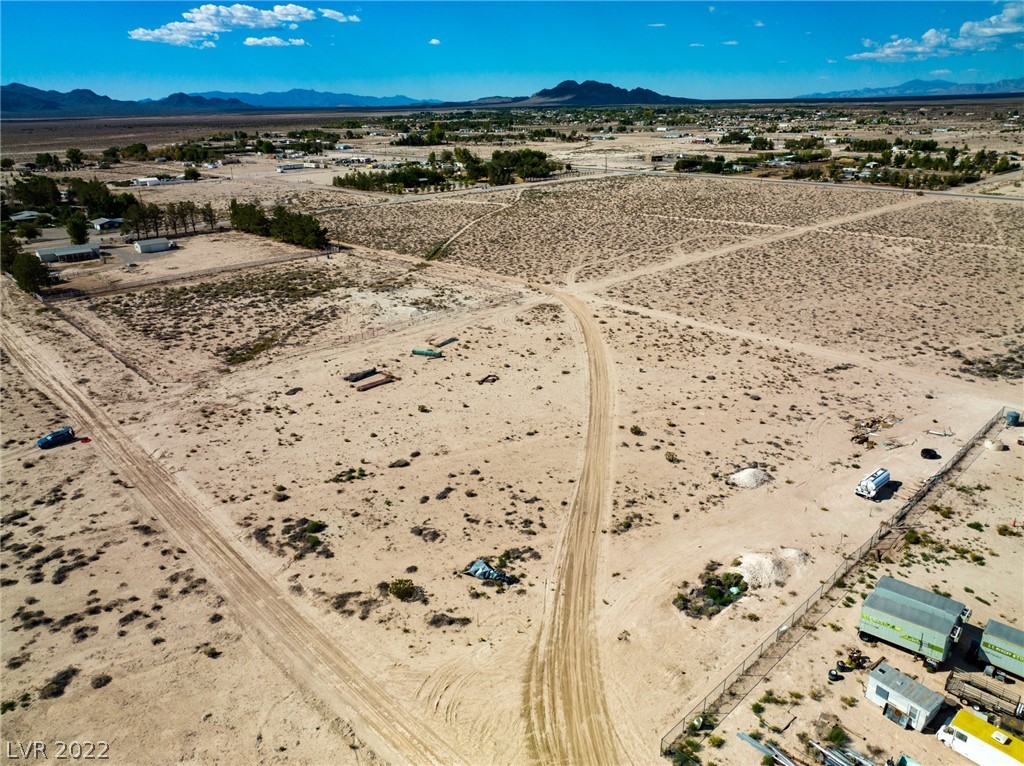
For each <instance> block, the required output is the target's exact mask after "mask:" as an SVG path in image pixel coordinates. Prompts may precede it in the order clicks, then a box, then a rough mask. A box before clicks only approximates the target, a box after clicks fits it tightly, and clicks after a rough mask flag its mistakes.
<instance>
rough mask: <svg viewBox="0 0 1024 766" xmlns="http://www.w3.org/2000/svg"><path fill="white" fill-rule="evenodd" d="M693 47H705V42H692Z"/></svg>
mask: <svg viewBox="0 0 1024 766" xmlns="http://www.w3.org/2000/svg"><path fill="white" fill-rule="evenodd" d="M690 47H691V48H703V47H704V43H690Z"/></svg>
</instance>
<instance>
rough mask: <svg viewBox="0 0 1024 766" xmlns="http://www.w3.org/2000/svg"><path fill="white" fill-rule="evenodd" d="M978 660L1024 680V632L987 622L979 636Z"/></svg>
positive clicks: (1005, 625) (991, 621)
mask: <svg viewBox="0 0 1024 766" xmlns="http://www.w3.org/2000/svg"><path fill="white" fill-rule="evenodd" d="M978 659H980V660H982V661H983V662H987V663H988V664H989V665H994V666H995V667H997V668H999V669H1000V670H1005V671H1006V672H1007V673H1012V674H1013V675H1015V676H1017V677H1018V678H1024V630H1021V629H1020V628H1015V627H1013V626H1012V625H1007V624H1006V623H1003V622H999V621H998V620H989V621H988V625H986V626H985V632H984V633H982V634H981V646H980V647H979V648H978Z"/></svg>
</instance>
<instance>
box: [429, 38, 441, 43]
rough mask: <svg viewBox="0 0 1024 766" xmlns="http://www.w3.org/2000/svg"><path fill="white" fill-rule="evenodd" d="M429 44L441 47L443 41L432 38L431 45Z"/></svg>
mask: <svg viewBox="0 0 1024 766" xmlns="http://www.w3.org/2000/svg"><path fill="white" fill-rule="evenodd" d="M429 44H430V45H440V44H441V41H440V40H438V39H437V38H436V37H431V38H430V43H429Z"/></svg>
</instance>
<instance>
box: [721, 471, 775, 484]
mask: <svg viewBox="0 0 1024 766" xmlns="http://www.w3.org/2000/svg"><path fill="white" fill-rule="evenodd" d="M771 480H772V475H771V474H770V473H768V472H767V471H762V470H761V469H760V468H744V469H743V470H742V471H737V472H736V473H734V474H733V475H732V476H730V477H729V483H730V484H732V485H734V486H736V487H745V488H746V489H754V488H755V487H760V486H761V485H762V484H767V483H768V482H770V481H771Z"/></svg>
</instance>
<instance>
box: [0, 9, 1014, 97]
mask: <svg viewBox="0 0 1024 766" xmlns="http://www.w3.org/2000/svg"><path fill="white" fill-rule="evenodd" d="M1022 76H1024V2H934V1H931V2H929V1H927V0H920V1H918V2H855V3H847V2H827V1H819V2H728V1H727V2H722V1H720V0H714V1H713V2H511V3H509V2H469V1H463V2H443V3H441V2H427V1H425V0H424V1H421V2H352V3H345V4H338V3H335V2H312V3H306V2H294V3H284V4H276V5H275V4H273V3H269V4H268V3H227V4H217V3H209V4H201V3H197V2H192V3H187V2H186V3H178V2H89V1H87V0H82V1H80V2H49V1H47V0H42V1H39V0H36V1H32V0H3V2H2V3H0V81H2V82H3V83H10V82H22V83H25V84H27V85H32V86H34V87H39V88H45V89H55V90H62V91H66V90H70V89H72V88H90V89H92V90H94V91H96V92H97V93H101V94H104V95H109V96H111V97H113V98H125V99H138V98H146V97H149V98H160V97H162V96H165V95H167V94H169V93H172V92H176V91H186V92H195V91H205V90H246V91H255V92H263V91H269V90H287V89H289V88H295V87H300V88H314V89H317V90H331V91H336V92H349V93H356V94H360V95H372V96H387V95H394V94H397V93H402V94H404V95H408V96H412V97H415V98H438V99H445V100H463V99H472V98H479V97H482V96H490V95H529V94H531V93H534V92H536V91H537V90H539V89H541V88H545V87H551V86H553V85H555V84H556V83H558V82H560V81H561V80H565V79H575V80H585V79H593V80H600V81H604V82H611V83H613V84H615V85H619V86H622V87H627V88H632V87H637V86H641V87H647V88H651V89H653V90H656V91H659V92H661V93H666V94H668V95H673V96H688V97H693V98H744V97H746V98H780V97H790V96H795V95H798V94H801V93H808V92H814V91H829V90H839V89H849V88H863V87H878V86H885V85H893V84H897V83H901V82H904V81H906V80H910V79H917V78H920V79H944V80H953V81H955V82H990V81H994V80H1000V79H1005V78H1014V77H1022Z"/></svg>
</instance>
